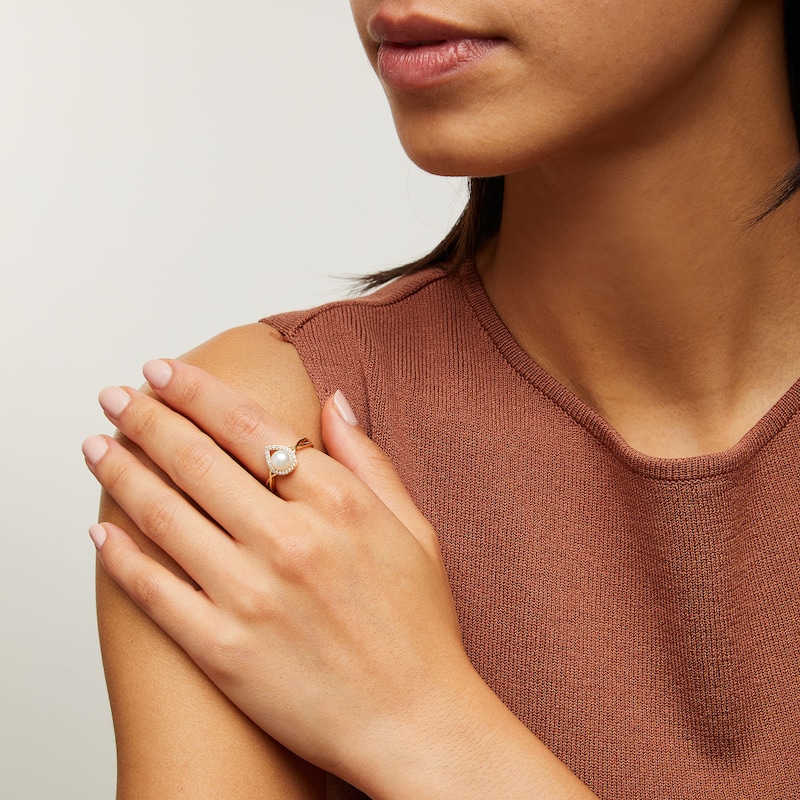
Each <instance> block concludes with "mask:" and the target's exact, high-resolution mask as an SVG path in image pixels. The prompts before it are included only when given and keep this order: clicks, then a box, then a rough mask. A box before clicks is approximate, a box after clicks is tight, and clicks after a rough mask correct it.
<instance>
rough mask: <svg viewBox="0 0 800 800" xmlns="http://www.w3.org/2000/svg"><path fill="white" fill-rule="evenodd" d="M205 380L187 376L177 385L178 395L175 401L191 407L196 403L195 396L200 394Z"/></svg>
mask: <svg viewBox="0 0 800 800" xmlns="http://www.w3.org/2000/svg"><path fill="white" fill-rule="evenodd" d="M202 387H203V381H202V380H201V379H199V378H188V377H185V378H184V379H183V380H182V381H180V383H179V384H178V387H177V390H178V391H177V397H176V398H175V402H176V403H178V404H179V405H181V406H183V407H187V408H188V407H189V406H191V405H192V403H194V401H195V398H196V397H197V396H198V395H199V394H200V391H201V389H202Z"/></svg>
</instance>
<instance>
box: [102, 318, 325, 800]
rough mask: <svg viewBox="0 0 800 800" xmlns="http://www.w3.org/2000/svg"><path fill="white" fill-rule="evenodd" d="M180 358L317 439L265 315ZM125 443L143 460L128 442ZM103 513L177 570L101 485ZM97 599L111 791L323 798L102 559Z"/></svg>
mask: <svg viewBox="0 0 800 800" xmlns="http://www.w3.org/2000/svg"><path fill="white" fill-rule="evenodd" d="M182 360H185V361H188V362H190V363H192V364H196V365H197V366H199V367H201V368H203V369H205V370H206V371H208V372H210V373H212V374H214V375H215V376H217V377H218V378H220V379H221V380H223V381H225V382H227V383H228V384H230V385H232V386H234V387H236V388H238V389H239V390H240V391H241V392H243V393H244V394H247V395H248V396H250V397H251V398H252V399H253V400H255V401H256V402H258V403H259V404H260V405H262V406H263V407H264V408H266V409H267V410H268V411H269V412H270V413H272V414H274V415H275V416H277V417H279V418H280V419H281V420H282V421H284V422H286V423H287V424H289V425H291V426H293V427H294V428H295V429H296V430H298V431H301V432H302V434H303V435H307V436H309V437H314V438H315V440H316V441H319V417H320V404H319V401H318V399H317V396H316V392H315V391H314V387H313V386H312V385H311V382H310V380H309V378H308V376H307V374H306V371H305V369H304V368H303V365H302V363H301V362H300V359H299V358H298V356H297V353H296V352H295V350H294V348H293V347H292V345H290V344H287V343H286V342H284V341H283V340H282V339H281V337H280V335H279V334H278V333H277V332H276V331H274V330H273V329H271V328H269V327H268V326H266V325H263V324H260V323H256V324H253V325H246V326H243V327H241V328H234V329H231V330H229V331H226V332H224V333H221V334H220V335H219V336H216V337H214V338H213V339H211V340H209V341H208V342H206V343H204V344H202V345H200V346H199V347H197V348H195V349H194V350H191V351H190V352H189V353H187V354H186V355H184V356H183V357H182ZM124 443H125V444H126V446H128V447H129V448H130V449H131V450H132V451H133V452H135V453H136V454H137V455H138V456H139V457H140V458H141V459H142V460H143V461H145V462H146V463H149V462H148V460H147V458H146V456H145V455H144V454H143V453H142V452H141V451H140V450H138V449H137V448H136V447H134V446H133V445H132V444H131V443H130V442H124ZM265 491H266V490H265ZM100 513H101V517H102V519H104V520H107V521H110V522H115V523H116V524H118V525H120V526H121V527H122V528H124V529H125V530H127V531H128V533H129V534H130V535H131V536H133V537H134V539H136V540H137V541H138V542H139V544H140V546H141V547H142V548H143V549H145V550H147V551H148V552H150V554H151V555H153V556H154V557H155V558H157V559H158V560H160V561H161V562H162V563H164V564H166V565H167V566H169V567H170V568H171V569H173V570H174V571H175V572H176V573H178V574H181V570H180V569H179V568H178V566H177V565H176V564H175V563H174V562H173V561H172V560H171V559H169V557H168V556H166V554H165V553H163V552H162V551H160V550H158V551H157V552H155V551H156V550H157V548H155V545H153V544H152V542H150V540H149V539H147V538H146V537H145V536H143V535H142V533H141V532H140V531H139V530H138V529H137V528H136V526H135V525H134V524H133V523H132V521H131V520H130V519H129V518H128V517H127V516H126V515H125V514H124V512H123V511H122V510H121V509H120V508H119V506H117V504H116V503H115V502H114V501H113V499H111V498H110V497H109V496H107V495H104V496H103V499H102V501H101V512H100ZM97 606H98V626H99V632H100V643H101V647H102V651H103V665H104V668H105V672H106V681H107V684H108V692H109V698H110V701H111V708H112V714H113V719H114V729H115V734H116V738H117V754H118V787H117V798H118V800H139V798H145V797H147V798H152V797H202V798H209V800H210V798H225V799H226V800H251V798H252V800H255V798H262V797H281V798H285V800H319V799H320V798H322V797H324V777H323V775H322V774H321V773H320V771H319V770H317V769H316V768H315V767H312V766H311V765H309V764H307V763H305V762H304V761H301V760H300V759H299V758H297V757H296V756H294V755H293V754H292V753H290V752H289V751H287V750H285V749H284V748H283V747H281V746H280V745H279V744H277V743H276V742H275V741H273V740H272V739H270V737H269V736H267V735H266V734H265V733H263V731H261V730H260V729H259V728H257V727H256V726H255V725H254V724H253V723H252V722H251V721H250V720H249V719H248V718H247V717H245V716H244V715H243V714H242V713H241V712H240V711H239V710H238V709H237V708H236V707H235V706H233V705H232V704H231V703H230V701H228V699H227V698H226V697H225V696H224V695H222V694H221V693H220V692H219V690H218V689H217V688H216V686H214V685H213V683H211V682H210V681H209V680H208V678H206V676H205V675H204V674H203V673H202V672H201V671H200V670H199V669H198V668H197V666H196V665H195V664H194V662H192V661H191V660H190V659H189V657H188V656H187V655H186V654H185V653H184V652H183V650H181V649H180V648H179V647H178V646H177V645H176V644H175V642H174V641H172V639H170V638H169V637H168V636H166V635H165V634H164V633H163V632H162V631H161V630H160V629H158V628H157V627H156V626H155V625H154V624H153V623H152V621H151V620H150V619H149V618H147V617H146V616H145V615H144V614H143V613H141V612H140V611H139V609H138V608H136V606H134V605H133V603H132V602H131V601H130V600H129V599H128V597H127V596H126V595H125V594H124V593H123V592H122V591H121V590H120V589H119V588H118V587H117V586H116V584H114V583H113V582H112V581H111V580H110V579H109V578H108V576H107V575H105V573H104V572H103V570H102V568H99V569H98V574H97Z"/></svg>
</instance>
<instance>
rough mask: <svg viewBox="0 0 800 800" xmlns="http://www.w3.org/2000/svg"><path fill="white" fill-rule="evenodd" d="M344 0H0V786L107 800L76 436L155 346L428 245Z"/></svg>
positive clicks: (84, 495)
mask: <svg viewBox="0 0 800 800" xmlns="http://www.w3.org/2000/svg"><path fill="white" fill-rule="evenodd" d="M462 203H463V187H462V185H461V183H460V182H459V181H453V180H446V179H442V178H433V177H431V176H427V175H425V174H423V173H421V172H420V171H419V170H417V169H416V168H414V167H413V166H412V165H411V164H410V163H409V162H408V160H407V159H406V157H405V156H404V155H403V153H402V150H401V149H400V147H399V145H398V144H397V141H396V139H395V135H394V129H393V127H392V124H391V118H390V115H389V113H388V110H387V107H386V103H385V101H384V98H383V94H382V91H381V89H380V86H379V84H378V82H377V79H376V78H375V77H374V75H372V73H371V70H370V69H369V66H368V64H367V61H366V58H365V57H364V55H363V52H362V51H361V48H360V44H359V42H358V40H357V37H356V35H355V30H354V28H353V25H352V21H351V19H350V11H349V7H348V5H347V3H346V2H345V0H307V1H306V2H304V3H289V2H277V0H262V2H255V1H254V0H226V2H224V3H223V2H222V0H215V1H212V0H193V1H192V0H137V2H129V1H128V0H126V1H125V2H123V0H63V1H62V0H0V274H1V275H2V288H1V289H0V314H1V316H0V325H2V340H1V341H0V348H1V350H0V352H2V369H3V394H2V397H3V400H2V402H3V408H2V414H0V425H2V429H1V430H0V448H1V451H0V458H1V459H2V462H1V463H2V473H1V474H0V478H2V482H1V483H0V487H1V488H0V491H1V492H2V509H3V522H2V542H3V547H2V554H1V555H0V609H2V645H0V648H1V649H0V679H1V680H0V686H2V695H0V697H1V700H0V736H1V737H2V738H1V739H0V760H1V761H2V763H0V797H3V798H9V800H11V799H12V798H13V800H20V799H22V798H34V799H35V800H39V799H40V798H41V799H42V800H44V799H45V798H47V800H51V799H52V798H56V797H58V798H81V799H82V800H94V799H95V798H97V799H98V800H99V798H110V797H112V796H113V787H114V746H113V739H112V731H111V724H110V716H109V712H108V709H107V702H106V697H105V689H104V684H103V679H102V671H101V666H100V657H99V650H98V647H97V643H96V632H95V621H94V597H93V570H94V555H93V550H92V547H91V544H90V542H89V539H88V536H87V535H86V528H87V527H88V525H89V524H90V523H91V522H93V521H94V515H95V513H96V504H97V495H98V492H97V488H96V485H95V483H94V481H93V479H92V478H91V476H90V475H89V473H88V472H87V471H86V470H85V467H84V466H83V460H82V457H81V455H80V442H81V440H82V439H83V438H84V437H85V436H87V435H89V434H91V433H95V432H101V431H108V432H110V430H111V428H110V426H109V424H108V423H107V422H106V421H105V419H104V418H103V417H102V415H101V413H100V411H99V408H98V407H97V405H96V402H95V397H96V394H97V391H98V390H99V389H100V388H101V387H102V386H104V385H107V384H111V383H129V384H133V385H138V384H139V383H140V382H141V377H140V373H139V368H140V365H141V364H142V363H143V362H144V361H146V360H147V359H149V358H152V357H157V356H162V355H165V356H172V355H177V354H179V353H181V352H183V351H185V350H187V349H189V348H190V347H192V346H193V345H195V344H197V343H199V342H200V341H203V340H205V339H207V338H209V337H210V336H212V335H213V334H214V333H216V332H218V331H220V330H222V329H224V328H227V327H230V326H232V325H237V324H241V323H245V322H250V321H253V320H255V319H258V318H259V317H261V316H263V315H265V314H268V313H271V312H275V311H280V310H287V309H290V308H296V307H306V306H310V305H316V304H318V303H320V302H324V301H326V300H328V299H333V298H335V297H336V296H340V295H342V294H343V293H344V292H345V290H346V288H347V285H346V284H343V283H341V282H338V281H336V280H334V279H332V278H330V277H328V276H330V275H333V274H345V273H362V272H366V271H369V270H372V269H375V268H379V267H382V266H387V265H391V264H396V263H399V262H402V261H404V260H408V259H411V258H413V257H415V256H418V255H420V254H421V253H422V252H424V251H425V250H426V249H427V248H429V247H430V246H432V245H433V244H434V243H435V242H436V241H437V240H438V239H440V238H441V236H442V234H443V233H444V232H445V230H446V228H447V227H448V226H449V225H450V224H451V223H452V221H453V220H454V219H455V217H456V216H457V215H458V212H459V210H460V207H461V205H462Z"/></svg>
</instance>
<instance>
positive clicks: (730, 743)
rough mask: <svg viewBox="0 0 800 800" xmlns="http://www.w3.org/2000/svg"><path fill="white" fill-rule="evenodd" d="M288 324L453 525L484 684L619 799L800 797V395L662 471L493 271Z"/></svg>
mask: <svg viewBox="0 0 800 800" xmlns="http://www.w3.org/2000/svg"><path fill="white" fill-rule="evenodd" d="M266 321H267V322H269V323H270V324H272V325H274V326H275V327H276V328H277V329H278V330H280V331H281V332H282V334H283V335H284V337H285V338H286V339H287V340H288V341H290V342H292V343H293V344H294V345H295V347H296V348H297V350H298V352H299V354H300V357H301V358H302V360H303V362H304V364H305V366H306V368H307V370H308V373H309V375H310V376H311V379H312V381H313V382H314V385H315V386H316V388H317V391H318V393H319V395H320V398H325V397H327V396H328V394H330V393H331V392H332V391H334V390H335V389H337V388H340V389H342V391H343V392H344V393H345V395H346V396H347V398H348V399H349V400H350V403H351V405H352V406H353V408H354V410H355V412H356V414H357V416H358V418H359V420H360V421H361V423H362V424H363V425H364V427H365V428H366V430H367V431H368V433H369V434H370V436H371V437H372V438H373V439H374V440H375V441H376V442H377V443H378V444H379V445H381V447H383V448H384V450H386V452H387V453H388V454H389V456H390V457H391V459H392V460H393V461H394V463H395V465H396V466H397V468H398V470H399V472H400V475H401V476H402V477H403V479H404V481H405V483H406V484H407V486H408V487H409V489H410V490H411V492H412V494H413V496H414V498H415V500H416V502H417V504H418V505H419V507H420V508H421V509H422V510H423V512H424V513H425V514H426V516H427V517H428V518H429V519H430V520H431V522H432V523H433V525H434V526H435V528H436V530H437V531H438V533H439V536H440V539H441V544H442V550H443V553H444V560H445V563H446V565H447V569H448V572H449V575H450V581H451V585H452V588H453V593H454V596H455V601H456V605H457V608H458V613H459V615H460V618H461V624H462V627H463V631H464V638H465V644H466V648H467V652H468V653H469V655H470V657H471V659H472V661H473V663H474V664H475V667H476V668H477V670H478V672H479V673H480V674H481V675H482V676H483V678H484V679H485V681H486V682H487V683H488V684H489V685H490V686H491V687H492V689H493V690H494V691H495V692H496V693H497V694H498V695H499V696H500V697H501V698H502V699H503V701H504V702H505V703H506V704H507V705H508V706H509V707H510V708H511V709H512V710H513V711H514V712H515V713H516V714H517V716H518V717H519V718H520V719H521V720H523V722H524V723H525V724H526V725H528V727H530V729H531V730H533V731H534V732H535V733H536V734H537V735H538V736H539V737H540V738H541V739H542V740H543V741H544V742H545V743H546V744H547V745H548V746H549V747H550V748H551V749H552V750H553V751H554V752H555V753H556V755H557V756H558V757H559V758H560V759H562V760H563V761H564V762H566V763H567V764H568V765H569V766H570V767H571V768H572V769H573V770H574V771H575V772H576V773H577V774H578V775H579V776H580V777H581V778H582V779H583V780H584V781H585V782H586V783H587V784H588V785H589V786H590V787H591V788H592V789H593V790H594V791H595V792H596V793H597V794H598V795H599V796H600V797H601V798H602V799H603V800H632V799H635V800H644V798H653V799H654V800H655V798H658V800H665V799H668V800H678V798H687V800H688V798H692V800H697V798H703V799H705V798H714V799H715V800H716V799H717V798H726V800H727V799H728V798H743V797H758V798H761V799H763V798H775V799H776V800H777V798H780V800H786V798H790V797H800V416H798V413H797V412H798V408H800V383H798V384H796V385H795V386H794V387H792V389H790V390H789V392H787V393H786V395H785V396H784V397H783V398H782V399H781V400H780V401H779V402H778V403H777V404H776V405H775V406H774V407H773V408H772V409H771V410H770V411H769V413H768V414H767V415H766V416H765V417H764V418H763V419H762V420H761V421H760V422H759V423H758V424H757V425H756V426H755V428H754V429H753V430H752V431H750V433H749V434H748V435H747V436H745V438H744V439H743V440H742V441H741V442H740V443H739V444H737V445H736V446H735V447H734V448H732V449H731V450H729V451H727V452H725V453H720V454H717V455H711V456H702V457H698V458H687V459H657V458H650V457H647V456H644V455H642V454H641V453H638V452H636V451H635V450H633V449H632V448H630V447H629V446H628V445H626V443H625V442H624V441H622V439H621V438H620V436H619V435H618V434H617V433H616V432H615V431H614V430H613V429H612V428H611V427H610V426H609V425H608V424H607V423H606V422H605V421H604V420H603V419H601V418H600V417H599V416H598V415H597V414H596V413H595V412H593V411H592V410H591V409H590V408H588V407H587V406H586V405H585V404H584V403H583V402H581V401H580V400H578V399H577V398H576V397H575V396H574V395H573V394H572V393H570V392H569V391H567V390H566V389H565V388H564V387H563V386H561V385H560V384H559V383H558V382H557V381H555V380H554V379H553V378H552V377H550V376H549V375H548V374H546V373H545V372H544V371H543V370H542V369H541V368H539V367H538V366H537V365H536V364H535V363H533V362H532V361H531V359H530V358H529V357H528V356H527V355H526V354H525V353H524V352H523V351H522V350H521V349H520V347H519V346H518V345H517V343H516V342H515V340H514V339H513V338H512V337H511V335H510V333H509V332H508V330H507V329H506V328H505V326H504V325H503V324H502V322H501V321H500V319H499V318H498V317H497V315H496V313H495V311H494V309H493V308H492V306H491V304H490V302H489V299H488V298H487V296H486V294H485V292H484V290H483V286H482V284H481V282H480V279H479V277H478V276H477V274H476V272H475V270H474V268H473V267H472V266H471V265H469V264H468V265H466V266H464V267H463V268H462V269H461V270H460V271H459V272H458V273H457V274H456V275H453V276H447V275H445V274H444V273H443V272H441V271H439V270H428V271H425V272H422V273H420V274H418V275H414V276H412V277H409V278H404V279H401V280H399V281H397V282H395V283H393V284H390V285H389V286H387V287H384V288H383V289H381V290H379V291H378V292H376V293H374V294H372V295H370V296H368V297H365V298H360V299H356V300H350V301H344V302H340V303H333V304H331V305H327V306H323V307H322V308H318V309H315V310H312V311H305V312H297V313H293V314H286V315H282V316H278V317H273V318H271V319H268V320H266ZM329 797H331V798H351V797H353V798H355V797H362V795H360V794H359V793H357V792H356V791H355V790H353V789H352V788H349V787H345V786H344V784H341V783H340V782H339V781H338V780H333V779H332V780H331V782H330V789H329Z"/></svg>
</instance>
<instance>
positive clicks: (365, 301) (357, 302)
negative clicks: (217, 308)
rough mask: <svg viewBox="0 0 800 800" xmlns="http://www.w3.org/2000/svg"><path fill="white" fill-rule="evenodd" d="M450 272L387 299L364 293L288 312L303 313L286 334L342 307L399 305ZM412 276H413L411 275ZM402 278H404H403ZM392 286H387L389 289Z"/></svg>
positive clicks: (265, 320) (431, 277)
mask: <svg viewBox="0 0 800 800" xmlns="http://www.w3.org/2000/svg"><path fill="white" fill-rule="evenodd" d="M450 274H451V273H449V272H443V271H440V272H439V274H435V273H434V274H432V275H430V276H428V277H427V278H426V279H425V280H424V281H422V282H420V283H418V284H417V285H412V286H411V287H409V288H407V289H404V290H403V291H401V292H400V293H399V294H397V295H394V296H392V297H389V298H386V299H375V298H374V295H364V296H363V297H354V298H350V299H346V300H334V301H333V302H330V303H325V304H324V305H321V306H317V307H316V308H312V309H309V310H308V311H307V312H306V313H303V312H302V311H300V312H291V311H290V312H288V314H292V313H299V314H302V316H301V318H300V319H299V320H298V321H297V322H296V323H294V324H293V325H291V326H290V327H289V328H287V330H286V333H285V334H284V335H285V336H293V335H296V334H297V333H298V332H299V331H301V330H302V329H303V328H304V327H305V326H306V325H308V324H309V323H311V322H313V321H314V320H315V319H316V318H317V317H319V316H322V315H323V314H327V313H331V312H335V311H336V310H338V309H342V308H358V307H359V306H367V307H369V308H388V307H389V306H393V305H397V304H398V303H403V302H405V301H406V300H408V299H409V298H411V297H413V296H414V295H415V294H417V293H419V292H421V291H423V290H424V289H427V288H429V287H430V286H432V285H433V284H434V283H436V282H438V281H441V280H443V279H444V278H447V277H450ZM409 277H411V276H409ZM401 280H402V278H401ZM390 286H391V284H390V285H389V286H387V287H386V288H387V289H388V288H389V287H390ZM280 316H283V314H281V313H278V314H270V315H269V316H267V317H263V318H262V319H261V320H260V321H261V322H266V323H267V324H269V322H268V321H269V320H270V319H272V318H273V317H280Z"/></svg>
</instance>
